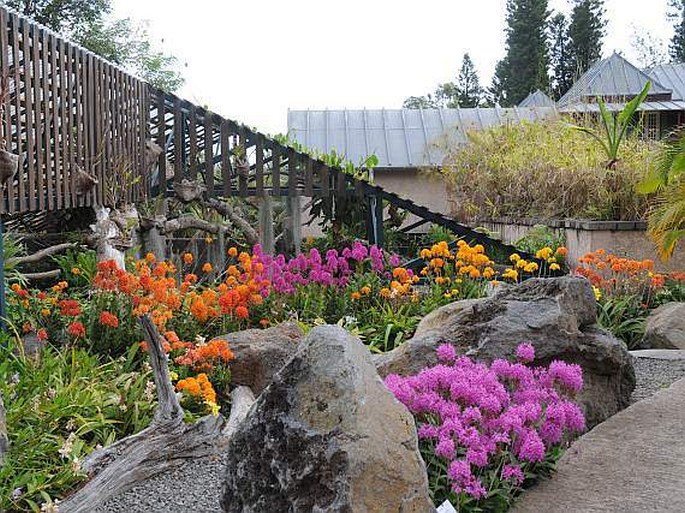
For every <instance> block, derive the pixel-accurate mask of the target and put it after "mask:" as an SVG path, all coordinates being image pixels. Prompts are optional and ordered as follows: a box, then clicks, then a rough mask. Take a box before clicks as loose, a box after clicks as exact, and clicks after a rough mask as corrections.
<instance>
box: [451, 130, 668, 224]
mask: <svg viewBox="0 0 685 513" xmlns="http://www.w3.org/2000/svg"><path fill="white" fill-rule="evenodd" d="M468 139H469V143H468V144H466V145H464V146H457V147H451V148H447V151H448V155H447V157H446V159H445V166H444V171H443V172H444V173H445V175H446V177H447V180H448V184H449V185H450V200H451V201H452V202H453V205H454V207H453V209H454V212H453V214H454V215H455V216H456V217H457V218H459V219H461V220H464V221H471V220H473V219H475V218H477V217H502V216H513V217H558V218H565V217H572V218H587V219H625V220H634V219H642V218H643V217H644V214H645V212H646V211H647V209H646V206H647V202H648V200H649V198H648V197H645V196H639V195H636V194H635V193H634V187H635V185H636V184H638V183H639V182H640V181H641V179H642V178H643V176H644V175H645V173H646V172H648V170H649V168H650V167H651V166H652V160H653V155H654V151H653V150H654V148H655V145H656V143H651V142H646V141H642V140H640V139H638V137H637V136H636V135H631V136H628V137H627V138H626V139H625V140H624V142H623V146H622V157H621V160H620V161H619V162H618V164H617V166H616V169H607V168H606V166H605V164H606V155H605V154H604V151H603V149H602V148H601V146H600V145H597V144H596V143H595V142H594V141H593V140H592V139H591V138H589V137H586V136H585V135H584V134H582V133H579V132H578V131H576V130H572V129H571V128H570V127H569V125H568V123H566V122H565V121H564V120H563V119H557V120H545V121H536V122H523V123H520V124H504V125H500V126H496V127H492V128H490V129H488V130H483V131H474V132H469V133H468Z"/></svg>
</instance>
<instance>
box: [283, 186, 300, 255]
mask: <svg viewBox="0 0 685 513" xmlns="http://www.w3.org/2000/svg"><path fill="white" fill-rule="evenodd" d="M285 201H286V208H287V209H288V227H287V230H288V234H287V235H288V243H289V245H290V247H291V248H292V250H293V254H294V255H295V256H297V255H299V254H300V253H301V249H300V246H301V244H302V210H301V208H300V198H299V196H288V197H287V198H286V200H285Z"/></svg>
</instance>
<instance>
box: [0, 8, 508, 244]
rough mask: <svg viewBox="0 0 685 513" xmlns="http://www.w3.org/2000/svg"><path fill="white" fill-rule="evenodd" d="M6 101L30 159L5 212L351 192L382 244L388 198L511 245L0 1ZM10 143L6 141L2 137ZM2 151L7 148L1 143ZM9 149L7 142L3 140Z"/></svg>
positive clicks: (6, 123)
mask: <svg viewBox="0 0 685 513" xmlns="http://www.w3.org/2000/svg"><path fill="white" fill-rule="evenodd" d="M0 79H1V82H2V84H4V85H5V86H6V91H7V93H8V94H6V95H4V96H3V97H2V102H0V107H1V111H0V112H2V116H1V117H0V134H1V137H2V138H3V139H4V140H5V141H6V149H7V150H8V151H9V152H11V153H14V154H16V155H20V156H22V157H23V162H21V163H20V165H19V168H18V171H17V172H16V173H15V174H14V175H13V176H12V177H11V178H9V179H8V180H7V181H6V182H5V183H4V184H2V197H1V198H0V199H1V201H0V214H20V213H24V212H41V211H43V212H45V211H54V210H59V209H68V208H73V207H79V206H92V205H106V206H110V207H116V206H119V205H121V204H124V203H130V202H136V201H140V200H143V199H145V198H149V197H153V196H157V195H170V194H173V193H174V189H175V188H174V184H176V186H177V187H178V186H179V185H182V184H183V182H184V180H187V181H188V183H194V184H199V185H201V186H202V187H203V188H204V189H205V192H204V194H206V195H207V196H208V197H210V198H211V197H225V198H228V197H234V196H238V197H248V196H262V195H271V196H299V195H303V196H308V197H312V196H315V195H318V196H333V195H334V196H338V197H340V196H343V195H354V196H356V197H357V198H358V199H359V201H360V202H361V201H364V202H368V205H369V208H368V211H369V214H370V215H369V218H370V219H369V237H368V238H369V241H370V242H372V243H379V244H382V242H383V215H384V204H385V205H387V204H392V205H393V206H394V207H395V208H399V209H403V210H405V211H407V212H409V213H411V214H414V215H415V216H417V217H418V221H417V222H415V223H413V224H412V227H416V226H418V225H420V224H422V223H434V224H437V225H440V226H443V227H445V228H448V229H449V230H451V231H452V232H453V233H454V234H455V235H456V236H457V237H463V238H467V239H468V240H470V241H474V242H478V243H482V244H484V245H487V246H490V247H492V246H495V247H497V248H498V249H499V251H500V252H505V253H511V252H513V251H514V249H513V248H512V247H511V246H507V245H505V244H502V243H501V242H499V241H495V240H492V239H490V238H489V237H487V236H486V235H484V234H482V233H478V232H475V231H473V230H471V229H470V228H468V227H466V226H464V225H461V224H459V223H457V222H456V221H454V220H453V219H450V218H448V217H446V216H444V215H443V214H440V213H436V212H432V211H430V210H428V209H427V208H425V207H422V206H420V205H416V204H415V203H413V202H412V201H410V200H407V199H405V198H401V197H399V196H397V195H396V194H394V193H391V192H389V191H386V190H384V189H382V188H380V187H378V186H375V185H373V184H370V183H368V182H366V181H364V180H360V179H358V178H356V177H354V176H352V175H349V174H347V173H345V172H344V170H342V169H341V168H339V167H336V166H329V165H327V164H326V163H324V162H322V161H321V160H318V159H315V158H312V157H311V156H310V155H308V154H306V153H303V152H300V151H297V150H295V149H294V148H291V147H289V146H287V145H284V144H280V143H279V142H278V141H276V140H274V139H272V138H270V137H267V136H266V135H264V134H261V133H259V132H257V131H255V130H253V129H251V128H249V127H247V126H244V125H241V124H239V123H236V122H235V121H232V120H230V119H227V118H223V117H221V116H219V115H218V114H215V113H212V112H210V111H208V110H206V109H203V108H200V107H198V106H196V105H193V104H192V103H190V102H188V101H185V100H183V99H181V98H179V97H177V96H174V95H172V94H168V93H165V92H163V91H161V90H159V89H156V88H154V87H152V86H150V85H148V84H146V83H145V82H143V81H141V80H139V79H137V78H135V77H133V76H131V75H130V74H128V73H126V72H125V71H124V70H122V69H120V68H118V67H117V66H114V65H112V64H110V63H108V62H106V61H104V60H102V59H101V58H99V57H97V56H95V55H94V54H92V53H90V52H88V51H86V50H84V49H82V48H80V47H78V46H76V45H73V44H71V43H69V42H67V41H65V40H63V39H61V38H60V37H58V36H56V35H55V34H53V33H51V32H50V31H49V30H47V29H45V28H43V27H40V26H38V25H36V24H34V23H32V22H30V21H28V20H26V19H24V18H22V17H20V16H18V15H17V14H15V13H13V12H11V11H8V10H6V9H4V8H1V7H0ZM0 142H1V141H0ZM0 146H1V145H0ZM0 150H2V148H1V147H0Z"/></svg>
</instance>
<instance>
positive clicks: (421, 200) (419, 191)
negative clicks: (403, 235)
mask: <svg viewBox="0 0 685 513" xmlns="http://www.w3.org/2000/svg"><path fill="white" fill-rule="evenodd" d="M373 183H374V184H375V185H378V186H380V187H383V188H384V189H385V190H386V191H388V192H394V193H395V194H397V195H398V196H400V197H402V198H405V199H409V200H412V201H413V202H414V203H416V204H417V205H420V206H422V207H426V208H427V209H429V210H432V211H433V212H436V213H439V214H446V213H448V212H449V208H448V202H447V187H446V185H445V181H444V180H443V179H442V178H441V177H440V176H439V175H436V174H432V173H429V172H425V171H419V170H418V169H416V168H408V169H405V168H400V169H388V168H380V169H378V168H377V169H374V177H373ZM310 199H311V198H305V197H302V199H301V204H302V207H303V210H302V221H303V222H304V221H307V220H308V219H309V211H308V210H307V209H306V208H304V206H305V205H306V204H307V202H308V201H309V200H310ZM417 220H418V217H416V216H414V215H411V214H409V215H408V216H407V219H406V220H405V222H404V226H407V225H409V224H411V223H414V222H416V221H417ZM429 226H430V223H426V224H424V225H422V226H419V227H418V228H416V229H415V230H412V232H425V231H426V230H428V228H429ZM321 235H322V232H321V229H320V228H319V227H318V226H317V225H316V221H315V222H314V223H313V224H312V225H311V226H303V227H302V236H303V237H305V238H306V237H320V236H321Z"/></svg>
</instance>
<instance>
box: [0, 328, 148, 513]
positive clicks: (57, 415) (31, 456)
mask: <svg viewBox="0 0 685 513" xmlns="http://www.w3.org/2000/svg"><path fill="white" fill-rule="evenodd" d="M136 353H137V345H134V346H132V347H131V348H130V350H129V352H128V353H127V355H126V356H125V357H123V358H122V359H120V360H116V361H111V362H109V363H105V364H103V363H101V362H100V361H99V359H98V358H97V357H95V356H93V355H91V354H88V352H87V351H86V350H84V349H80V348H74V347H72V348H62V349H55V348H52V347H47V348H46V349H44V350H43V352H42V354H41V358H40V359H39V360H34V359H33V358H30V357H27V356H23V355H22V354H21V350H20V348H19V347H18V346H16V345H15V344H14V343H13V341H11V340H9V339H7V338H6V337H3V340H2V341H1V343H0V376H1V377H2V379H0V390H2V395H3V397H4V402H5V407H6V408H7V431H8V433H9V437H10V450H9V453H8V454H7V458H6V461H5V464H4V466H2V467H0V511H39V509H40V504H41V503H45V502H48V501H49V499H55V498H60V497H61V496H63V495H64V494H65V493H67V492H68V491H69V490H72V489H73V488H74V487H75V486H76V485H77V484H78V483H79V482H81V481H83V480H84V479H85V478H86V476H85V474H84V473H83V472H82V471H81V462H82V461H83V459H84V457H85V456H87V455H88V454H89V453H90V452H92V451H93V450H94V449H95V447H96V446H98V445H102V446H105V445H108V444H111V443H112V442H113V441H115V440H117V439H119V438H122V437H124V436H126V435H131V434H133V433H137V432H139V431H140V430H142V429H143V428H145V427H146V426H147V425H148V424H149V422H150V421H151V420H152V415H153V409H154V406H155V402H154V383H153V381H152V376H151V373H150V372H148V371H146V370H144V369H143V370H140V369H138V368H137V366H136V365H135V361H136ZM134 369H137V370H134Z"/></svg>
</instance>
